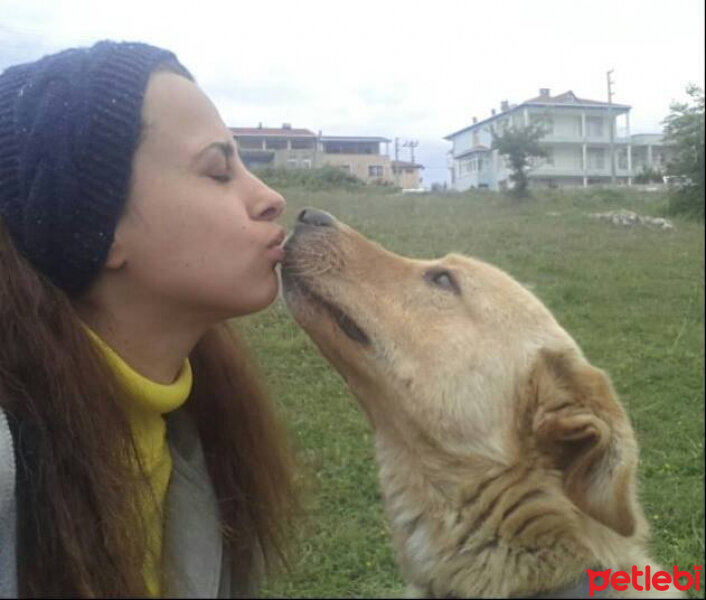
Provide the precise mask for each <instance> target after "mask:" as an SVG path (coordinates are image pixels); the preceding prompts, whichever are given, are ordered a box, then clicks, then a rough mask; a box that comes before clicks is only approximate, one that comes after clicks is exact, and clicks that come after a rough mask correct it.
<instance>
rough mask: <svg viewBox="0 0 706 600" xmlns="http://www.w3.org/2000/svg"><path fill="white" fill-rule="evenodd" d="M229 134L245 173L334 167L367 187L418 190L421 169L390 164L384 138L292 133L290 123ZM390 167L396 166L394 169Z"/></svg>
mask: <svg viewBox="0 0 706 600" xmlns="http://www.w3.org/2000/svg"><path fill="white" fill-rule="evenodd" d="M230 132H231V134H232V135H233V138H234V139H235V140H236V142H237V144H238V152H239V154H240V158H241V160H242V161H243V163H244V164H245V166H246V167H247V168H248V169H258V168H262V167H279V168H285V169H310V168H312V167H321V166H323V165H333V166H336V167H338V168H340V169H342V170H344V171H346V172H347V173H351V174H352V175H355V176H356V177H358V178H360V179H362V180H363V181H365V182H367V183H375V182H382V183H389V184H395V185H399V186H400V187H403V188H405V187H408V188H418V187H421V176H420V171H421V170H422V169H423V168H424V167H423V166H422V165H420V164H414V163H408V162H404V161H398V162H397V163H394V161H391V160H390V157H389V143H390V140H389V139H388V138H385V137H370V136H323V135H321V134H320V133H319V135H317V134H315V133H313V132H312V131H310V130H308V129H294V128H292V126H291V125H290V124H289V123H284V124H283V125H282V127H279V128H271V127H262V126H259V127H231V128H230ZM383 144H384V145H385V147H384V151H383V148H382V145H383ZM393 163H394V164H395V165H397V166H395V167H393Z"/></svg>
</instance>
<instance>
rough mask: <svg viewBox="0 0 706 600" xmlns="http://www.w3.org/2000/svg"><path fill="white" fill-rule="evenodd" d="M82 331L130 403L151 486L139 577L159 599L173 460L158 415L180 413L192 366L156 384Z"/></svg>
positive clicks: (145, 506) (132, 423)
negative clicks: (165, 512)
mask: <svg viewBox="0 0 706 600" xmlns="http://www.w3.org/2000/svg"><path fill="white" fill-rule="evenodd" d="M86 329H87V331H88V333H89V335H90V336H91V338H92V339H93V340H94V341H95V342H96V344H97V345H98V347H100V348H101V350H102V351H103V353H104V355H105V357H106V359H107V361H108V364H109V365H110V366H111V367H112V368H113V370H114V372H115V374H116V375H117V378H118V381H120V382H121V383H122V384H123V385H124V387H125V390H126V391H127V396H128V398H129V400H130V402H129V404H128V405H127V406H126V407H125V409H126V411H127V414H128V419H129V421H130V426H131V428H132V431H133V436H134V438H135V443H136V445H137V451H138V454H139V457H140V461H141V462H142V468H143V469H144V472H145V474H146V475H147V476H148V478H149V481H150V483H151V486H152V494H148V495H147V496H146V497H145V498H144V499H143V501H142V507H143V513H142V516H143V519H144V523H145V526H146V527H147V556H146V557H145V564H144V568H143V573H144V577H145V583H146V584H147V590H148V592H149V594H150V596H152V597H158V596H159V595H160V593H161V577H160V572H161V570H160V567H161V559H162V533H163V525H164V518H163V508H164V498H165V496H166V493H167V487H168V485H169V478H170V476H171V473H172V457H171V454H170V452H169V445H168V443H167V427H166V423H165V421H164V416H163V415H165V414H166V413H168V412H171V411H173V410H176V409H177V408H179V407H180V406H181V405H182V404H183V403H184V402H185V401H186V399H187V398H188V396H189V393H190V392H191V384H192V374H191V365H190V364H189V361H188V359H186V360H185V361H184V365H183V367H182V368H181V371H180V372H179V375H178V376H177V378H176V380H175V381H174V383H171V384H167V385H165V384H161V383H157V382H155V381H152V380H151V379H148V378H147V377H145V376H144V375H141V374H140V373H138V372H137V371H135V370H134V369H133V368H132V367H130V365H128V364H127V363H126V362H125V361H124V360H123V359H122V358H121V357H120V356H119V355H118V354H117V353H116V352H115V351H114V350H113V349H112V348H111V347H110V346H108V344H106V343H105V342H104V341H103V340H102V339H101V338H100V337H99V336H98V335H97V334H96V333H95V332H94V331H93V330H91V329H90V328H89V327H88V326H86Z"/></svg>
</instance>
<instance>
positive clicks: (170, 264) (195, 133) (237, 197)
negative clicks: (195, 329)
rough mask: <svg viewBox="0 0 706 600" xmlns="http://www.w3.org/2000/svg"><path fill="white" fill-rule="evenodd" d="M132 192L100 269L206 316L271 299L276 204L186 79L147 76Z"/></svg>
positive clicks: (278, 253)
mask: <svg viewBox="0 0 706 600" xmlns="http://www.w3.org/2000/svg"><path fill="white" fill-rule="evenodd" d="M142 116H143V122H144V123H145V125H144V131H143V136H142V142H141V144H140V146H139V148H138V150H137V152H136V154H135V157H134V161H133V174H132V189H131V193H130V196H129V199H128V203H127V206H126V212H125V214H124V216H123V217H122V219H121V220H120V222H119V223H118V227H117V229H116V233H115V242H114V244H113V248H112V249H111V255H110V256H109V257H108V265H113V268H115V265H117V266H118V268H119V269H124V271H123V274H124V276H125V277H127V278H128V282H129V286H130V289H131V293H137V294H143V293H144V294H145V295H147V296H149V297H152V298H156V299H158V300H159V301H161V302H166V303H168V304H169V305H171V306H174V305H176V306H177V307H179V308H184V309H186V310H192V311H193V310H195V311H197V312H199V311H201V312H203V311H205V312H207V313H208V314H209V315H211V314H212V315H213V316H214V317H215V318H227V317H232V316H237V315H243V314H247V313H250V312H254V311H257V310H260V309H262V308H264V307H266V306H268V305H269V304H270V303H271V302H272V301H273V300H274V298H275V297H276V295H277V291H278V285H279V284H278V278H277V274H276V272H275V264H276V263H277V262H279V261H280V260H281V259H282V257H283V253H282V249H281V243H282V240H283V238H284V230H283V228H282V227H280V226H279V225H277V224H276V223H275V219H277V217H278V216H279V215H280V214H281V212H282V210H283V208H284V199H283V198H282V196H280V195H279V194H278V193H277V192H275V191H273V190H271V189H270V188H269V187H267V186H266V185H264V184H263V183H262V182H261V181H260V180H259V179H257V178H256V177H255V176H254V175H252V174H251V173H250V172H249V171H248V170H247V169H246V168H245V167H244V166H243V164H242V163H241V161H240V159H239V157H238V153H237V151H236V148H235V146H234V141H233V138H232V136H231V134H230V132H229V131H228V128H227V127H226V126H225V124H224V123H223V121H222V120H221V118H220V116H219V114H218V112H217V110H216V108H215V106H214V105H213V104H212V103H211V101H210V100H209V99H208V98H207V97H206V95H205V94H204V93H203V92H202V91H201V90H200V89H199V88H198V87H197V86H196V85H195V84H194V83H193V82H191V81H189V80H187V79H185V78H183V77H180V76H178V75H174V74H172V73H167V72H159V73H155V74H154V75H152V77H151V79H150V82H149V85H148V87H147V92H146V96H145V101H144V105H143V110H142Z"/></svg>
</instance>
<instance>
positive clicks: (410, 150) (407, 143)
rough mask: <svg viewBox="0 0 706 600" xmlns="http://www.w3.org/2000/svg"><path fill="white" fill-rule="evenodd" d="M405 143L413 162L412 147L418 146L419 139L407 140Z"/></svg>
mask: <svg viewBox="0 0 706 600" xmlns="http://www.w3.org/2000/svg"><path fill="white" fill-rule="evenodd" d="M405 145H406V146H407V147H408V148H409V154H410V156H411V162H412V164H414V149H415V148H416V147H417V146H419V141H418V140H411V141H409V142H406V143H405Z"/></svg>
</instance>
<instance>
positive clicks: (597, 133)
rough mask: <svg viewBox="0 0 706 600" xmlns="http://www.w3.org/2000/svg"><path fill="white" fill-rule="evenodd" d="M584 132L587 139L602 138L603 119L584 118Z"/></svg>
mask: <svg viewBox="0 0 706 600" xmlns="http://www.w3.org/2000/svg"><path fill="white" fill-rule="evenodd" d="M586 130H587V132H586V133H587V134H588V137H592V138H602V137H603V117H586Z"/></svg>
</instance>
